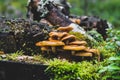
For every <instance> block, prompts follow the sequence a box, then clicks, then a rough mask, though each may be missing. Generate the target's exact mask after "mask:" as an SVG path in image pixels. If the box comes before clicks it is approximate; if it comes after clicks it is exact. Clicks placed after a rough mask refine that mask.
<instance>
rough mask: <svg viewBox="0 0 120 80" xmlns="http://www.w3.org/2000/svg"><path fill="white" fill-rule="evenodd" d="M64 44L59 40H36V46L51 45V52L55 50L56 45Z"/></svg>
mask: <svg viewBox="0 0 120 80" xmlns="http://www.w3.org/2000/svg"><path fill="white" fill-rule="evenodd" d="M64 45H65V44H64V43H63V42H61V41H42V42H37V43H36V46H41V47H43V46H48V47H51V49H52V52H54V53H55V52H56V47H57V46H64Z"/></svg>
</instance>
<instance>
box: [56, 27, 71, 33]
mask: <svg viewBox="0 0 120 80" xmlns="http://www.w3.org/2000/svg"><path fill="white" fill-rule="evenodd" d="M57 30H58V31H62V32H70V31H71V30H73V27H71V26H66V27H59V28H57Z"/></svg>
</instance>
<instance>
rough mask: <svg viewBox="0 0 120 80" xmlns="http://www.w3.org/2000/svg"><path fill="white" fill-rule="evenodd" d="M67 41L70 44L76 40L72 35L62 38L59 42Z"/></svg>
mask: <svg viewBox="0 0 120 80" xmlns="http://www.w3.org/2000/svg"><path fill="white" fill-rule="evenodd" d="M67 40H69V41H70V42H72V41H75V40H76V37H75V36H74V35H68V36H66V37H63V38H62V39H61V41H63V42H64V41H67Z"/></svg>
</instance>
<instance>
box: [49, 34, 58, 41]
mask: <svg viewBox="0 0 120 80" xmlns="http://www.w3.org/2000/svg"><path fill="white" fill-rule="evenodd" d="M49 36H50V38H51V39H53V40H58V37H59V36H58V33H57V32H50V33H49Z"/></svg>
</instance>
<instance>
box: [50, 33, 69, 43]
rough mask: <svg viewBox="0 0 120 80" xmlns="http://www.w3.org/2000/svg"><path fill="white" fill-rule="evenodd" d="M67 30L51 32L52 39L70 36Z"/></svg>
mask: <svg viewBox="0 0 120 80" xmlns="http://www.w3.org/2000/svg"><path fill="white" fill-rule="evenodd" d="M68 35H69V34H68V33H67V32H51V33H49V36H50V40H51V41H52V40H60V39H61V38H63V37H65V36H68Z"/></svg>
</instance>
